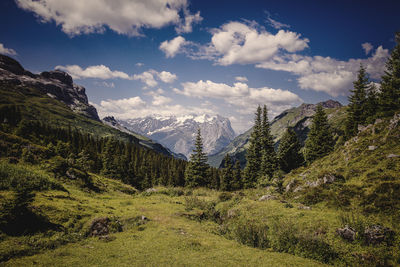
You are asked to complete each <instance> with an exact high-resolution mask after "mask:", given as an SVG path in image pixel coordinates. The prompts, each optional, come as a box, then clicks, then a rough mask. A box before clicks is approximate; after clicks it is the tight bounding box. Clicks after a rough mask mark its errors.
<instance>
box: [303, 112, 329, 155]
mask: <svg viewBox="0 0 400 267" xmlns="http://www.w3.org/2000/svg"><path fill="white" fill-rule="evenodd" d="M334 145H335V142H334V140H333V135H332V131H331V129H330V125H329V123H328V117H327V116H326V114H325V111H324V109H323V108H322V106H321V105H318V106H317V110H316V112H315V115H314V117H313V122H312V124H311V127H310V132H309V133H308V136H307V140H306V144H305V147H304V158H305V160H306V161H307V163H311V162H313V161H314V160H316V159H318V158H322V157H323V156H325V155H327V154H328V153H329V152H331V151H332V150H333V147H334Z"/></svg>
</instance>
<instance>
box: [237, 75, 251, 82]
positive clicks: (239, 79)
mask: <svg viewBox="0 0 400 267" xmlns="http://www.w3.org/2000/svg"><path fill="white" fill-rule="evenodd" d="M235 80H236V81H238V82H247V81H248V80H247V78H246V77H244V76H236V77H235Z"/></svg>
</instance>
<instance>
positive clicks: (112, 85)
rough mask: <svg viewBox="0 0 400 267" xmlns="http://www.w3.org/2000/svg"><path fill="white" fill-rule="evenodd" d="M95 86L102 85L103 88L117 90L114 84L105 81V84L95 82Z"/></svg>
mask: <svg viewBox="0 0 400 267" xmlns="http://www.w3.org/2000/svg"><path fill="white" fill-rule="evenodd" d="M94 84H96V85H100V86H103V87H107V88H115V84H114V83H113V82H110V83H109V82H105V81H103V82H101V83H100V82H95V83H94Z"/></svg>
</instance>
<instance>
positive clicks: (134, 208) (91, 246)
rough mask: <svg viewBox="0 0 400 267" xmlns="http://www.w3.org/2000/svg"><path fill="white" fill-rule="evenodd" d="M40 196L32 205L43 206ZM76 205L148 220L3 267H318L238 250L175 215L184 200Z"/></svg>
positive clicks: (113, 197) (125, 198) (103, 199)
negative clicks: (102, 237)
mask: <svg viewBox="0 0 400 267" xmlns="http://www.w3.org/2000/svg"><path fill="white" fill-rule="evenodd" d="M76 193H77V194H79V193H78V192H76ZM57 194H60V193H57ZM48 195H49V194H47V195H46V197H49V196H48ZM46 197H45V196H42V198H38V200H37V201H38V202H39V203H40V201H45V198H46ZM76 200H77V201H78V200H79V201H81V202H82V201H83V202H84V203H86V205H87V207H95V210H94V211H95V212H96V214H95V215H97V216H98V217H100V216H105V215H111V214H113V215H115V216H118V217H120V218H122V219H124V218H125V219H127V218H133V217H135V216H138V215H144V216H146V217H147V218H149V219H150V221H149V222H148V223H146V224H144V225H141V226H132V227H126V228H125V229H124V231H123V232H120V233H115V234H113V236H114V237H115V239H114V240H112V241H109V242H105V241H102V240H99V239H98V238H94V237H93V238H87V239H83V240H82V241H79V242H77V243H70V244H67V245H64V246H61V247H58V248H56V249H54V250H45V251H44V252H42V253H40V254H36V255H34V256H27V257H22V258H16V259H12V260H10V261H8V262H6V263H4V266H321V264H320V263H318V262H315V261H312V260H308V259H304V258H300V257H296V256H293V255H290V254H283V253H275V252H270V251H267V250H260V249H256V248H251V247H248V246H245V245H241V244H239V243H237V242H236V241H233V240H228V239H226V238H224V237H222V236H220V235H217V234H215V233H213V229H215V227H216V225H215V224H213V223H211V222H202V223H200V222H197V221H192V220H189V219H187V218H184V217H182V216H180V215H179V213H181V212H183V211H184V205H183V203H182V202H184V201H183V200H184V197H169V196H166V195H159V194H157V195H152V196H140V195H138V196H134V197H132V196H129V195H126V194H122V193H118V192H114V193H112V194H110V195H99V196H90V197H89V196H87V195H84V194H80V195H79V197H78V198H76ZM57 201H59V202H60V203H58V204H57V203H54V205H56V204H57V205H58V206H61V204H63V205H66V206H65V209H68V207H67V206H68V205H70V207H69V208H71V207H73V205H74V203H73V201H69V202H71V203H69V202H68V200H63V201H62V203H61V200H55V202H57ZM43 203H45V202H43ZM47 203H48V202H47ZM68 203H69V204H68Z"/></svg>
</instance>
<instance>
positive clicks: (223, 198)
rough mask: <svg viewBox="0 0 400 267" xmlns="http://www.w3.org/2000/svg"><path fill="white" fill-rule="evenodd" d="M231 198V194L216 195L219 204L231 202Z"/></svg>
mask: <svg viewBox="0 0 400 267" xmlns="http://www.w3.org/2000/svg"><path fill="white" fill-rule="evenodd" d="M232 197H233V195H232V193H229V192H222V193H220V194H219V195H218V200H219V201H221V202H224V201H228V200H231V199H232Z"/></svg>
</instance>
